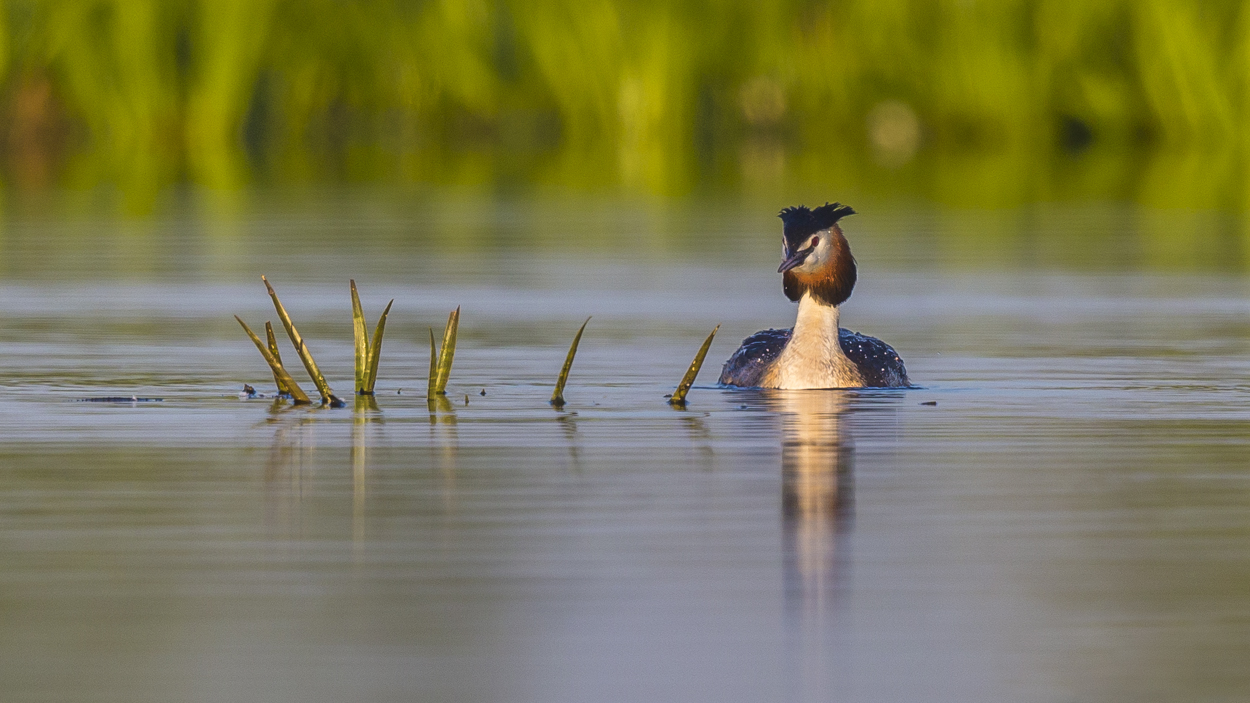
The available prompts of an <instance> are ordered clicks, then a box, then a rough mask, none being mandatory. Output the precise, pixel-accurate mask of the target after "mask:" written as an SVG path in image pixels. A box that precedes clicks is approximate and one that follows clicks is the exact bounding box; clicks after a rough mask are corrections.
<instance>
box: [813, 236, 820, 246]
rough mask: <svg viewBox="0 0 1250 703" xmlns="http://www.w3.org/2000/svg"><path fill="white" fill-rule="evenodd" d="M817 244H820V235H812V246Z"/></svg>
mask: <svg viewBox="0 0 1250 703" xmlns="http://www.w3.org/2000/svg"><path fill="white" fill-rule="evenodd" d="M817 244H820V237H812V246H813V247H814V246H816V245H817Z"/></svg>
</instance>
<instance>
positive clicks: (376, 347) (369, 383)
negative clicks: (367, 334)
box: [364, 298, 395, 395]
mask: <svg viewBox="0 0 1250 703" xmlns="http://www.w3.org/2000/svg"><path fill="white" fill-rule="evenodd" d="M394 304H395V299H394V298H392V299H391V302H389V303H387V304H386V309H385V310H383V311H382V316H381V317H379V318H378V325H377V327H375V328H374V329H373V342H372V344H371V346H370V347H369V369H368V374H367V375H366V377H365V390H364V392H365V393H366V394H367V395H373V384H375V383H377V381H378V360H379V359H381V358H382V333H384V332H385V331H386V316H387V315H389V314H391V306H392V305H394Z"/></svg>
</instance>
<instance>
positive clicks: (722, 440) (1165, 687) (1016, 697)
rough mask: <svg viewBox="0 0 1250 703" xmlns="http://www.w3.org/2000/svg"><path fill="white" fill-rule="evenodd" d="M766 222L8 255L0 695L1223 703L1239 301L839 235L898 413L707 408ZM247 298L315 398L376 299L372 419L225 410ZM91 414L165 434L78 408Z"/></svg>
mask: <svg viewBox="0 0 1250 703" xmlns="http://www.w3.org/2000/svg"><path fill="white" fill-rule="evenodd" d="M467 219H470V220H472V219H473V218H467ZM505 219H506V218H501V219H500V220H498V221H503V220H505ZM607 219H609V220H611V218H610V217H608V218H607ZM644 219H645V218H644ZM762 221H763V222H764V224H763V225H761V226H759V227H756V224H755V223H754V222H748V223H745V224H742V225H741V226H740V229H741V232H739V233H738V234H735V235H734V237H735V238H734V239H733V242H734V247H731V248H730V249H731V251H730V253H729V254H724V253H723V252H722V253H720V254H716V255H711V254H706V253H701V252H702V250H701V249H700V247H699V246H697V244H692V243H691V242H695V243H697V242H698V241H699V239H700V236H699V235H700V232H698V231H695V232H694V235H693V236H690V237H687V238H685V239H682V240H681V241H680V242H678V243H677V244H673V245H671V246H670V245H668V244H665V243H663V242H661V243H660V244H655V243H651V244H648V245H646V246H642V245H640V246H639V249H638V251H635V250H634V249H633V248H632V247H631V245H629V244H628V242H626V243H624V244H622V243H620V242H617V243H615V244H612V245H610V246H607V247H606V248H598V249H594V248H590V249H586V248H578V247H576V246H574V247H571V248H565V247H561V246H548V245H543V244H539V245H535V244H533V243H532V242H531V243H529V244H527V245H525V246H514V245H513V243H511V242H510V240H509V238H508V237H509V234H508V232H509V230H508V229H507V227H504V226H493V225H492V224H491V223H490V222H487V223H485V224H481V223H478V224H477V225H474V226H480V228H481V230H482V231H485V232H487V233H488V234H489V233H491V232H494V235H493V236H494V237H495V239H491V238H490V237H487V238H486V241H485V242H484V243H481V242H479V244H477V245H475V246H473V247H460V246H459V245H457V244H455V243H453V244H449V245H445V246H417V245H405V244H402V243H397V242H402V237H398V238H397V237H391V236H389V235H388V236H382V235H379V234H377V232H379V231H394V232H404V231H407V230H410V229H414V228H415V229H419V225H417V224H414V223H413V222H412V221H409V220H404V219H402V218H401V219H400V220H395V221H393V220H387V219H386V218H380V219H379V218H377V217H348V218H340V219H337V220H336V219H333V218H330V219H329V220H327V221H320V220H319V221H315V222H314V221H311V220H298V219H293V218H290V217H286V218H283V217H273V218H267V219H266V218H257V219H254V220H248V221H245V222H244V223H243V224H242V225H238V226H237V227H236V229H237V231H233V230H232V231H227V232H226V233H225V234H223V233H221V232H208V233H205V232H202V231H198V230H197V231H191V232H180V231H179V227H180V225H179V224H178V223H176V222H175V223H171V224H169V225H168V226H167V227H164V226H162V227H153V229H154V230H155V231H154V232H151V233H141V234H138V235H135V234H128V233H125V232H120V233H119V232H118V231H115V230H110V231H108V232H97V233H94V234H92V233H91V229H92V228H91V226H90V224H89V223H88V224H82V223H80V224H75V225H64V226H60V229H59V230H58V228H57V226H53V225H49V224H47V223H40V222H26V223H24V224H23V223H19V224H16V225H12V226H11V227H10V229H9V231H8V233H7V234H6V240H5V252H6V256H7V260H6V261H7V263H6V268H5V270H6V273H5V275H4V278H3V280H2V281H0V386H2V390H3V393H4V395H5V399H6V401H7V402H5V403H3V404H0V432H2V435H0V691H3V696H2V697H3V699H4V700H6V701H7V700H115V701H240V700H265V701H286V700H289V701H342V700H362V701H364V700H368V701H411V700H423V701H610V700H619V701H830V700H837V701H962V702H967V701H1007V700H1010V701H1088V700H1100V701H1156V700H1157V701H1171V700H1201V701H1240V700H1245V699H1246V697H1247V696H1250V667H1247V665H1246V662H1247V661H1250V587H1248V585H1247V584H1250V473H1248V472H1247V467H1246V464H1247V459H1246V457H1247V455H1248V449H1250V447H1248V446H1247V445H1248V444H1250V384H1247V382H1246V379H1247V378H1250V324H1248V321H1250V282H1248V281H1247V280H1246V279H1245V278H1243V277H1241V276H1237V275H1211V274H1186V275H1159V274H1139V273H1132V272H1120V273H1086V274H1073V273H1063V272H1059V271H1056V270H1055V269H1051V268H1040V269H1031V268H1028V267H1018V268H1016V269H1013V270H1010V271H1007V272H1003V271H1002V270H1001V269H1000V270H998V271H997V272H995V271H993V270H989V271H987V270H986V269H985V268H984V267H977V266H975V265H963V264H968V263H969V262H967V261H962V260H957V261H954V262H952V261H951V260H949V259H946V260H942V261H936V262H930V263H928V264H925V262H923V261H920V262H919V263H918V262H917V260H916V259H917V258H919V259H923V257H922V256H918V255H908V256H899V255H896V254H895V253H892V252H897V251H900V250H901V248H899V247H892V245H891V244H890V243H889V242H888V241H885V240H884V239H880V240H873V239H871V238H869V237H867V236H865V235H863V234H861V235H860V237H859V239H857V237H856V232H855V230H854V229H853V228H849V231H848V234H849V235H850V237H851V241H852V244H853V245H854V246H856V252H857V254H858V255H859V258H860V264H861V276H862V278H861V281H862V282H861V285H860V287H859V288H857V290H856V294H855V296H854V298H853V299H852V300H851V302H850V303H849V304H848V305H847V307H846V312H845V316H844V324H845V325H846V326H848V327H851V328H852V329H856V330H858V331H862V332H865V333H869V334H874V335H877V336H880V337H882V338H884V339H885V340H887V341H888V342H890V343H891V344H893V345H894V346H895V347H896V348H897V349H898V350H899V351H900V352H901V353H902V354H903V356H904V358H905V359H906V360H907V365H908V369H909V370H910V372H911V374H912V377H913V379H914V380H915V381H916V382H917V383H919V384H920V386H921V387H920V388H918V389H915V390H908V391H862V392H755V391H728V390H718V389H715V388H713V387H712V386H711V384H712V382H713V381H714V380H715V376H716V373H717V371H718V370H719V365H720V362H721V361H722V360H723V359H724V358H726V357H727V356H728V355H729V354H730V353H731V352H732V351H733V349H734V348H735V347H736V344H737V343H738V341H739V340H740V339H741V338H742V337H744V336H746V335H747V334H749V333H751V332H753V331H755V330H757V329H759V328H762V327H766V326H781V325H789V324H790V323H791V321H792V320H793V308H792V307H791V306H790V305H789V304H788V303H787V302H786V301H785V300H784V298H783V297H782V295H781V292H780V285H779V281H778V280H777V276H776V274H774V273H772V271H773V270H774V269H775V266H776V246H775V241H774V239H773V237H774V235H775V233H774V232H773V230H772V229H767V228H768V227H772V226H773V225H772V224H771V223H770V222H768V220H767V219H764V220H762ZM540 224H541V223H540ZM551 226H552V228H554V229H555V230H557V232H556V234H557V235H558V234H560V232H559V231H560V230H561V228H563V230H567V232H566V233H565V234H566V235H571V234H575V233H576V230H578V228H579V227H580V226H581V225H580V224H579V223H578V221H577V220H576V219H575V218H574V219H573V220H570V219H568V218H567V217H565V218H563V219H561V218H556V219H554V220H553V221H552V223H551ZM865 226H867V224H866V225H865ZM613 227H615V228H616V230H617V231H619V233H621V235H622V236H624V237H629V236H637V237H638V239H639V241H642V240H645V238H646V237H647V236H649V235H648V234H647V233H648V232H650V231H651V230H649V229H648V227H647V226H646V225H645V222H644V223H643V224H638V221H637V219H636V218H635V219H630V218H627V217H625V218H621V219H620V221H614V224H613ZM191 229H192V230H195V228H194V227H191ZM209 229H211V227H210V228H209ZM227 229H229V228H227ZM634 229H636V230H637V231H636V232H635V231H634ZM61 230H73V231H71V232H66V231H61ZM80 230H81V231H80ZM696 230H697V228H696ZM84 232H86V234H84ZM553 236H555V235H553ZM55 237H62V239H60V240H58V239H56V238H55ZM759 237H763V238H764V241H762V242H757V241H756V238H759ZM58 241H71V242H73V245H72V246H70V245H67V246H65V247H64V248H62V247H60V246H56V242H58ZM557 241H558V237H557ZM971 263H973V264H975V262H971ZM262 272H265V273H268V274H269V275H270V278H271V280H273V282H274V284H275V286H276V287H277V288H278V291H279V293H280V294H281V295H282V296H283V300H284V302H285V303H286V305H287V307H288V309H289V310H290V311H291V313H292V315H293V316H294V317H295V320H296V322H297V324H299V325H300V328H301V331H302V332H303V333H304V334H305V337H306V338H307V339H308V342H309V346H310V348H311V349H312V350H313V351H314V352H315V353H316V355H317V358H318V360H319V362H320V363H321V365H322V367H323V369H324V370H325V371H326V374H327V376H328V377H329V379H330V382H331V384H332V385H333V386H334V387H335V388H336V390H337V391H339V392H340V393H341V394H343V395H344V396H346V395H347V394H348V393H349V392H350V384H351V377H352V358H351V354H352V347H351V330H350V307H349V298H348V292H347V279H348V278H349V277H354V278H355V279H356V280H357V282H358V284H359V285H360V287H361V291H362V296H363V298H364V304H365V308H366V314H367V315H368V316H369V317H371V318H375V317H376V315H377V314H378V313H379V312H380V310H381V308H382V307H383V306H384V305H385V303H386V301H387V300H389V299H390V298H391V297H394V298H395V308H394V311H393V312H392V314H391V319H390V322H389V325H388V328H387V335H386V346H385V352H384V355H383V359H382V363H381V372H380V381H379V383H378V397H377V402H376V406H373V407H364V406H359V407H357V408H355V409H343V410H328V409H327V410H323V409H297V408H291V407H289V406H285V405H281V404H278V405H274V404H272V403H270V402H268V401H263V400H250V401H245V400H241V399H240V398H239V396H238V391H239V389H240V388H241V387H242V384H243V383H250V384H252V385H255V386H256V387H257V388H258V389H260V390H262V391H264V392H269V391H270V390H271V389H272V379H271V378H270V377H269V374H268V371H267V368H266V367H265V365H264V363H263V361H262V360H261V359H260V357H259V355H257V354H256V351H255V349H254V348H253V347H252V346H251V344H250V343H249V342H248V341H247V339H246V338H245V337H244V336H243V334H242V332H241V331H240V330H239V329H238V327H237V325H236V324H235V323H234V321H233V319H232V318H231V315H233V314H236V313H237V314H239V315H241V316H242V317H243V318H244V319H245V320H247V321H249V323H251V324H252V325H253V326H254V327H257V326H260V325H263V322H264V321H265V320H266V319H274V315H273V310H272V308H271V307H270V306H269V303H268V299H267V298H266V296H265V295H264V288H263V286H262V285H261V284H260V281H259V274H260V273H262ZM456 305H461V306H463V318H462V327H461V339H460V346H459V348H458V350H457V356H456V365H455V369H454V371H453V374H452V380H451V385H450V388H449V403H447V404H446V405H444V406H442V407H439V408H436V409H435V410H434V411H431V410H430V409H429V408H428V406H427V405H426V402H425V399H424V386H425V373H426V368H427V364H428V356H427V354H428V332H427V329H428V328H429V327H431V326H441V325H442V323H443V321H444V320H445V318H446V314H447V312H448V311H449V310H450V309H451V308H453V307H455V306H456ZM587 315H594V319H593V320H592V321H591V323H590V326H589V328H588V329H587V333H586V337H585V339H584V340H583V342H582V347H581V352H580V354H579V356H578V358H577V362H576V365H575V366H574V369H573V373H572V377H571V379H570V384H569V388H568V390H567V391H566V397H567V398H568V400H569V404H568V406H567V407H566V408H565V409H564V410H563V411H556V410H553V409H552V408H550V407H549V406H548V405H547V404H546V400H547V397H548V396H549V395H550V384H551V382H552V380H553V377H554V375H555V373H556V371H557V369H558V368H559V365H560V363H561V361H562V359H563V355H564V352H565V350H566V349H567V344H568V341H569V340H570V339H571V337H572V334H573V332H574V331H575V330H576V328H577V325H578V324H580V323H581V321H582V320H583V319H584V318H585V317H586V316H587ZM717 323H720V324H722V328H721V333H720V336H719V338H718V339H717V341H716V343H715V345H714V346H713V350H712V353H711V354H710V356H709V363H708V366H707V367H706V368H705V369H704V371H703V374H702V376H701V378H700V381H701V383H700V385H699V386H698V387H696V388H695V390H694V391H692V393H691V396H690V401H691V402H690V405H689V408H688V409H687V410H685V411H676V410H672V409H670V408H669V407H667V405H666V404H665V403H664V398H663V395H664V394H665V393H667V392H670V391H671V389H672V386H673V385H674V384H675V383H676V381H677V379H678V378H679V377H680V375H681V373H682V371H683V370H684V367H685V365H686V364H688V363H689V359H690V357H691V356H692V355H693V353H694V351H695V349H697V347H698V344H699V342H700V341H701V339H702V337H703V336H704V335H706V333H707V331H708V330H710V329H711V327H712V326H714V325H715V324H717ZM286 349H287V347H286V345H284V349H283V352H284V354H289V358H287V361H288V365H290V364H296V365H297V364H298V362H297V361H295V357H294V354H293V353H292V352H288V351H286ZM301 375H302V374H301ZM303 385H304V387H305V388H306V389H311V384H310V383H307V382H303ZM482 391H485V395H482ZM101 395H110V396H116V395H125V396H130V395H139V396H154V397H160V398H163V399H164V401H163V402H160V403H141V404H129V403H125V404H98V403H80V402H73V401H74V399H76V398H82V397H87V396H101ZM934 403H936V405H934Z"/></svg>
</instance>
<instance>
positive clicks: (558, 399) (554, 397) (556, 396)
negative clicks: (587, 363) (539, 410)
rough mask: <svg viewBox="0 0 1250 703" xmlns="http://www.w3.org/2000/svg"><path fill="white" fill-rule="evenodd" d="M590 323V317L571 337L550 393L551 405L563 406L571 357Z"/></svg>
mask: <svg viewBox="0 0 1250 703" xmlns="http://www.w3.org/2000/svg"><path fill="white" fill-rule="evenodd" d="M588 324H590V318H589V317H588V318H586V321H585V322H583V323H582V326H581V327H580V328H579V329H578V330H577V335H576V336H574V337H573V344H571V345H570V346H569V354H568V356H566V357H564V367H563V368H561V369H560V377H559V378H557V379H556V389H555V391H554V392H553V393H552V394H551V400H550V401H549V402H550V403H551V404H552V405H554V406H555V407H557V408H560V407H563V406H564V384H565V383H566V382H567V381H568V380H569V369H571V368H573V357H575V356H577V345H578V344H580V343H581V341H582V332H585V331H586V325H588Z"/></svg>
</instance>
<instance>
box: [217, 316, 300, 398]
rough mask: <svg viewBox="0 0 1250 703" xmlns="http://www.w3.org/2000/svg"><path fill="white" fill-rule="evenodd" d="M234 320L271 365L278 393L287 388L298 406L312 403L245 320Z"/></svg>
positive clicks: (267, 325)
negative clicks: (241, 326)
mask: <svg viewBox="0 0 1250 703" xmlns="http://www.w3.org/2000/svg"><path fill="white" fill-rule="evenodd" d="M234 319H236V320H238V321H239V324H240V325H243V331H244V332H247V336H248V337H251V338H252V342H253V343H254V344H255V345H256V348H257V349H259V350H260V355H261V356H263V357H265V361H266V362H267V363H268V364H269V369H270V370H271V371H273V377H274V379H275V380H276V381H277V382H278V391H279V392H282V388H283V387H284V386H285V387H286V389H287V390H286V392H287V393H289V394H290V396H291V400H292V401H293V402H295V403H296V404H300V405H303V404H306V403H311V402H312V401H311V400H309V399H308V395H307V394H306V393H304V391H303V390H302V389H301V388H300V387H299V384H297V383H296V382H295V379H293V378H291V374H289V373H287V370H286V369H285V368H283V366H282V361H281V360H279V359H278V357H277V356H276V355H275V354H273V353H272V352H271V351H270V350H269V349H268V348H267V347H266V346H265V343H264V342H262V341H260V337H258V336H256V333H255V332H253V331H252V328H251V327H248V326H247V323H246V322H244V321H243V318H241V317H239V316H238V315H235V316H234ZM265 326H266V327H269V328H270V330H271V332H270V334H269V338H270V339H271V340H272V339H273V333H272V329H273V327H272V326H271V325H269V324H268V323H266V325H265Z"/></svg>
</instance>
